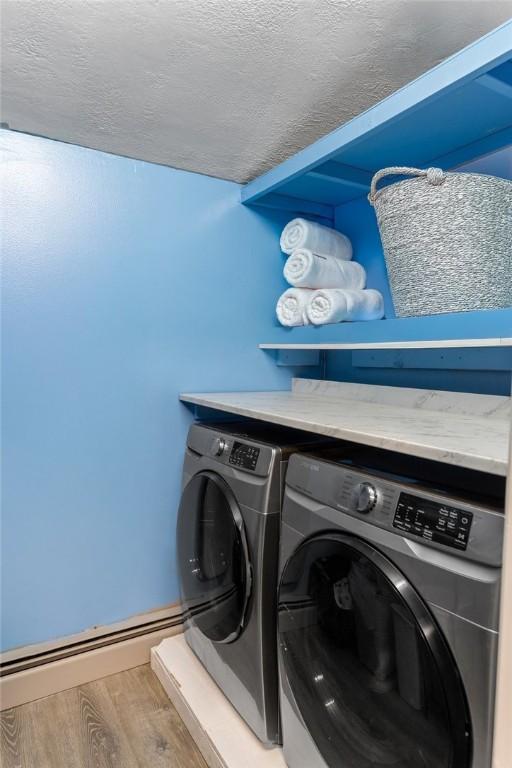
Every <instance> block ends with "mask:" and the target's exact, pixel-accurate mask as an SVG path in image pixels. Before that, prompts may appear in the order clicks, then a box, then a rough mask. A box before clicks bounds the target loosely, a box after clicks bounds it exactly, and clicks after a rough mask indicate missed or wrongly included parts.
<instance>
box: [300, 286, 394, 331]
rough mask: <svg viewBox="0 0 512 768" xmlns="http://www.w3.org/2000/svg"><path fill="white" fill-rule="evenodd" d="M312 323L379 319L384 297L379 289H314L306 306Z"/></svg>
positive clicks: (322, 323)
mask: <svg viewBox="0 0 512 768" xmlns="http://www.w3.org/2000/svg"><path fill="white" fill-rule="evenodd" d="M307 314H308V317H309V319H310V321H311V322H312V323H313V324H314V325H324V324H326V323H341V322H343V321H344V320H356V321H357V320H380V319H381V318H382V317H384V299H383V298H382V294H381V293H379V291H374V290H373V289H371V288H369V289H368V290H366V291H349V290H344V289H342V288H327V289H325V290H320V291H315V292H314V293H313V295H312V296H311V299H310V301H309V304H308V307H307Z"/></svg>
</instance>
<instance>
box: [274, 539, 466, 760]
mask: <svg viewBox="0 0 512 768" xmlns="http://www.w3.org/2000/svg"><path fill="white" fill-rule="evenodd" d="M278 625H279V655H280V670H281V675H282V676H283V678H284V679H285V681H286V685H284V686H283V688H284V690H288V691H289V692H291V697H290V704H291V705H292V707H293V708H294V709H295V711H296V713H297V715H299V716H300V717H301V718H302V721H303V723H304V725H305V727H306V728H307V730H308V732H309V734H310V737H311V738H312V739H313V741H314V742H315V745H316V747H317V749H318V752H319V753H320V755H321V758H322V759H323V761H324V763H325V765H327V766H329V768H339V767H340V766H343V768H391V767H392V768H466V767H467V766H469V764H470V759H471V733H470V723H469V715H468V709H467V704H466V697H465V694H464V690H463V686H462V681H461V679H460V676H459V674H458V672H457V669H456V665H455V662H454V659H453V657H452V655H451V652H450V650H449V648H448V646H447V644H446V641H445V640H444V638H443V636H442V634H441V631H440V629H439V628H438V626H437V624H436V623H435V620H434V618H433V617H432V615H431V613H430V611H429V610H428V608H427V606H426V605H425V603H424V602H423V600H422V599H421V598H420V597H419V595H418V593H417V592H416V591H415V589H414V588H413V587H412V586H411V584H410V583H409V582H408V581H407V579H406V578H405V577H404V575H403V574H402V573H401V572H400V571H399V570H398V569H397V568H396V567H395V566H394V565H393V564H392V563H391V561H390V560H388V559H387V557H385V556H384V555H383V554H381V553H380V552H379V551H378V550H376V549H375V548H374V547H373V546H371V545H369V544H368V543H367V542H365V541H362V540H360V539H358V538H356V537H353V536H350V535H345V534H339V533H332V534H331V533H325V534H322V535H318V536H315V537H313V538H310V539H307V540H305V541H304V542H303V543H302V544H301V545H300V546H299V547H298V548H297V550H296V551H295V553H294V554H293V555H292V556H291V558H290V559H289V560H288V562H287V564H286V566H285V568H284V571H283V574H282V578H281V583H280V587H279V619H278ZM475 664H478V659H475ZM288 696H290V694H288ZM284 741H285V750H286V723H284ZM324 763H321V761H319V763H318V764H319V765H320V764H322V765H323V764H324ZM311 768H313V766H311Z"/></svg>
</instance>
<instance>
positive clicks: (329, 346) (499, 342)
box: [258, 337, 512, 350]
mask: <svg viewBox="0 0 512 768" xmlns="http://www.w3.org/2000/svg"><path fill="white" fill-rule="evenodd" d="M258 346H259V348H260V349H312V350H314V349H318V350H337V349H453V348H456V349H458V348H461V349H462V348H464V347H501V348H503V347H512V337H505V338H494V339H433V340H432V341H375V342H360V343H358V342H346V343H340V344H338V343H321V342H319V343H318V344H309V343H308V344H306V343H304V344H284V343H268V344H259V345H258Z"/></svg>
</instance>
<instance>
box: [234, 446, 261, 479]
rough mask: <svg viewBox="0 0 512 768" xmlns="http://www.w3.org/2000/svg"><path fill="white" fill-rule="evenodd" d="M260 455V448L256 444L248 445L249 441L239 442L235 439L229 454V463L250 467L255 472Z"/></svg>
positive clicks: (245, 467) (244, 467)
mask: <svg viewBox="0 0 512 768" xmlns="http://www.w3.org/2000/svg"><path fill="white" fill-rule="evenodd" d="M259 455H260V449H259V448H257V447H256V446H255V445H247V443H239V442H237V441H236V440H235V442H234V443H233V447H232V449H231V453H230V454H229V463H230V464H233V465H234V466H235V467H242V468H243V469H250V470H251V471H252V472H254V470H255V469H256V464H257V463H258V456H259Z"/></svg>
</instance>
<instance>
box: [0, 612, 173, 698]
mask: <svg viewBox="0 0 512 768" xmlns="http://www.w3.org/2000/svg"><path fill="white" fill-rule="evenodd" d="M182 629H183V628H182V625H181V624H180V623H177V624H175V625H174V626H165V627H162V628H155V629H154V631H146V632H143V633H140V634H138V635H137V636H135V637H133V636H131V637H127V638H126V639H122V636H118V637H117V638H115V639H114V640H113V641H112V642H107V641H105V644H103V645H101V646H100V647H97V648H94V649H93V650H84V648H86V647H87V644H86V643H84V644H83V645H82V649H79V650H78V651H77V652H73V653H71V654H70V655H66V656H64V657H59V658H55V659H53V660H49V661H48V662H46V663H38V664H37V665H34V666H32V667H30V668H28V669H22V670H20V671H15V672H11V673H10V674H6V675H4V676H3V677H2V678H0V710H4V709H10V708H11V707H18V706H20V705H21V704H27V703H28V702H30V701H35V700H36V699H41V698H43V697H44V696H50V695H51V694H53V693H59V692H60V691H65V690H67V689H68V688H74V687H75V686H77V685H83V684H84V683H90V682H92V681H93V680H98V679H99V678H101V677H107V676H108V675H114V674H115V673H116V672H122V671H123V670H125V669H131V668H132V667H138V666H139V665H141V664H147V663H149V661H150V653H151V648H153V646H155V645H158V644H159V643H160V642H161V641H162V640H164V639H165V638H167V637H172V636H173V635H177V634H179V633H181V632H182ZM98 639H99V638H98ZM90 642H94V641H90Z"/></svg>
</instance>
